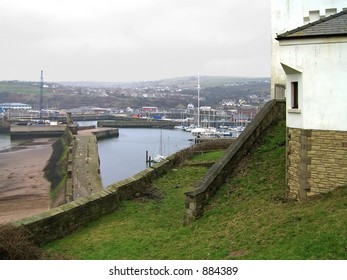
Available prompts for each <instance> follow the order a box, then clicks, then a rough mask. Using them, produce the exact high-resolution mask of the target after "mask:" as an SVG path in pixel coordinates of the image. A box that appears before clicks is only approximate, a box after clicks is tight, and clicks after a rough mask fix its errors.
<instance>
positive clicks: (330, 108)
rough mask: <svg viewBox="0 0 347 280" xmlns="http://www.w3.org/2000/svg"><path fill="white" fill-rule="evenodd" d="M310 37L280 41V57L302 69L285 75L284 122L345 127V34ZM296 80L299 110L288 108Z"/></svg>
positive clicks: (305, 126)
mask: <svg viewBox="0 0 347 280" xmlns="http://www.w3.org/2000/svg"><path fill="white" fill-rule="evenodd" d="M313 40H314V39H310V40H295V41H293V40H288V41H281V42H280V45H281V47H280V61H281V62H282V63H284V64H285V65H287V66H289V67H291V68H293V69H296V70H298V71H300V72H301V73H302V74H300V75H287V77H288V79H287V84H286V87H287V126H288V127H293V128H302V129H319V130H339V131H347V82H346V77H347V38H335V39H329V40H327V39H325V40H322V39H321V41H318V42H317V40H315V41H313ZM282 71H283V73H284V70H283V69H282ZM300 76H301V77H300ZM300 79H301V80H300ZM296 80H299V110H290V106H291V94H290V88H291V82H292V81H296ZM300 83H301V85H300Z"/></svg>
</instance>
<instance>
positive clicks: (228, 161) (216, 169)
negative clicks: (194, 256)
mask: <svg viewBox="0 0 347 280" xmlns="http://www.w3.org/2000/svg"><path fill="white" fill-rule="evenodd" d="M284 118H285V101H278V100H272V101H270V102H268V103H267V104H265V106H264V107H263V108H262V109H261V111H260V112H259V113H258V114H257V115H256V117H255V118H254V119H253V121H252V122H251V123H250V124H249V125H248V126H247V127H246V129H245V130H244V131H243V132H242V134H241V135H240V136H239V137H238V138H237V139H236V140H235V142H234V143H233V144H232V145H230V147H229V148H228V149H227V151H226V152H225V154H224V156H223V157H222V158H221V159H220V160H218V161H217V162H216V163H215V164H214V165H213V166H212V167H211V168H210V169H209V170H208V172H207V174H206V175H205V177H204V178H203V179H202V180H201V181H200V182H199V183H198V185H197V186H196V188H194V189H193V190H192V191H190V192H187V193H186V194H185V196H186V216H185V221H184V222H185V223H186V224H188V223H190V222H191V221H194V220H196V219H198V218H199V217H200V216H202V214H203V212H204V207H205V205H206V204H207V203H208V201H209V198H210V197H211V196H212V195H214V193H215V192H216V191H217V190H218V188H219V187H220V186H221V185H222V184H224V183H225V180H226V178H227V177H228V176H229V174H230V173H231V171H232V170H233V169H234V168H235V167H236V166H237V164H238V163H239V161H240V160H241V159H242V158H243V157H244V156H245V155H246V154H247V153H248V152H249V150H250V149H251V148H252V147H253V145H254V143H255V142H256V141H257V139H258V138H259V136H260V135H261V134H262V133H263V131H265V130H266V129H267V128H268V127H269V126H271V124H272V123H274V122H277V121H278V120H280V119H284Z"/></svg>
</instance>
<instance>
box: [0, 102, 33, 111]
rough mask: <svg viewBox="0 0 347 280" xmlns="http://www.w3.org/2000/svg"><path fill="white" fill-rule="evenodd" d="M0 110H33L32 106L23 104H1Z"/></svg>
mask: <svg viewBox="0 0 347 280" xmlns="http://www.w3.org/2000/svg"><path fill="white" fill-rule="evenodd" d="M0 108H2V109H5V110H7V109H12V110H31V109H32V108H31V106H30V105H28V104H23V103H0Z"/></svg>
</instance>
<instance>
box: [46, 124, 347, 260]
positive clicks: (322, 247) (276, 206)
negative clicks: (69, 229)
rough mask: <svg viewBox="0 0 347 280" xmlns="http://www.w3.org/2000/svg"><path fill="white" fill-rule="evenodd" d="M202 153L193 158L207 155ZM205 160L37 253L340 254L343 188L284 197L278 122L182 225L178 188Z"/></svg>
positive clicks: (194, 177)
mask: <svg viewBox="0 0 347 280" xmlns="http://www.w3.org/2000/svg"><path fill="white" fill-rule="evenodd" d="M222 153H223V151H216V152H212V153H206V154H204V155H202V156H201V155H200V156H199V157H197V158H195V159H193V161H194V163H196V162H199V161H206V160H208V161H209V160H215V159H216V158H218V157H219V156H221V154H222ZM206 171H207V168H206V167H202V166H196V165H194V166H193V165H189V162H187V163H186V164H185V165H183V166H181V167H179V168H177V169H174V170H172V171H171V172H169V173H168V174H167V175H165V176H164V177H162V178H160V179H158V180H156V181H155V182H153V186H152V192H151V193H149V194H148V195H146V196H142V197H135V198H134V199H133V200H129V201H125V202H124V203H123V204H122V206H121V207H120V209H119V210H117V211H115V212H113V213H111V214H109V215H106V216H104V217H103V218H101V219H99V220H97V221H95V222H93V223H91V224H89V225H88V226H87V227H85V228H83V229H80V230H78V231H76V232H74V233H73V234H71V235H69V236H67V237H66V238H64V239H62V240H57V241H55V242H52V243H50V244H47V245H45V247H44V251H45V254H52V253H54V254H58V256H63V257H64V258H70V259H92V260H98V259H134V260H135V259H144V260H146V259H159V260H160V259H171V260H176V259H190V260H192V259H199V260H204V259H252V260H261V259H264V260H269V259H274V260H276V259H288V260H292V259H299V260H304V259H334V260H337V259H346V257H347V236H346V228H347V226H346V225H347V199H346V198H347V188H345V187H341V188H340V189H337V190H335V191H333V192H331V193H327V194H324V195H321V196H317V197H315V198H311V199H309V200H308V201H301V202H297V201H289V200H287V199H286V198H285V124H284V123H280V124H279V125H277V126H274V127H272V128H270V129H269V130H268V131H267V133H266V135H264V136H263V137H261V138H260V139H259V141H258V143H257V145H256V146H255V147H254V148H253V150H252V151H251V152H250V153H249V154H248V155H247V156H246V157H245V158H244V159H243V160H242V162H241V163H240V164H239V166H238V168H237V169H236V170H235V171H234V172H233V173H232V174H230V176H229V178H228V179H227V182H226V183H225V184H224V185H223V186H221V188H220V190H219V191H218V192H217V194H216V195H215V196H214V197H213V198H212V199H211V201H210V204H209V205H208V207H207V208H206V211H205V213H204V216H203V217H202V218H201V219H199V220H198V221H196V222H193V223H192V224H190V225H189V226H183V217H184V211H185V209H184V195H183V194H184V192H186V191H188V190H190V188H192V187H194V185H195V184H196V183H197V181H199V179H200V178H201V177H202V176H204V174H205V172H206Z"/></svg>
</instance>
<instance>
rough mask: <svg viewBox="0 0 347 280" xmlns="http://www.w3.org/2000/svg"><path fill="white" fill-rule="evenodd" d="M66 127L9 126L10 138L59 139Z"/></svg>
mask: <svg viewBox="0 0 347 280" xmlns="http://www.w3.org/2000/svg"><path fill="white" fill-rule="evenodd" d="M65 130H66V125H38V126H35V125H11V127H10V134H11V138H35V137H41V138H42V137H44V138H49V137H61V136H62V135H63V134H64V132H65Z"/></svg>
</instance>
